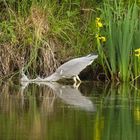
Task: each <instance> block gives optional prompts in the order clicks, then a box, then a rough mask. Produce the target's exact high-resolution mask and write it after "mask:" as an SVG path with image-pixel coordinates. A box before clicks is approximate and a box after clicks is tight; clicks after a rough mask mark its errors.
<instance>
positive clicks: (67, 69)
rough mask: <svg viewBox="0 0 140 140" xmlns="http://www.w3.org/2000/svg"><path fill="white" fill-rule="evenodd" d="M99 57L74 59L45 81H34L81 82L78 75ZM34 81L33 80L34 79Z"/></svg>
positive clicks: (89, 56) (88, 56)
mask: <svg viewBox="0 0 140 140" xmlns="http://www.w3.org/2000/svg"><path fill="white" fill-rule="evenodd" d="M97 57H98V55H92V54H90V55H87V56H84V57H79V58H74V59H71V60H70V61H68V62H66V63H64V64H63V65H61V66H60V67H58V68H57V69H56V71H55V72H54V73H53V74H52V75H50V76H48V77H47V78H44V79H41V78H40V79H37V78H36V79H34V80H35V81H37V80H38V81H58V80H60V79H63V78H66V79H67V78H73V79H74V80H75V81H76V79H77V80H80V79H79V77H78V75H79V73H80V72H81V71H82V70H83V69H85V68H86V67H87V66H88V65H91V64H92V62H93V61H94V60H95V59H96V58H97ZM32 81H33V79H32Z"/></svg>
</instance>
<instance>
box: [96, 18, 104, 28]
mask: <svg viewBox="0 0 140 140" xmlns="http://www.w3.org/2000/svg"><path fill="white" fill-rule="evenodd" d="M96 27H97V28H101V27H103V24H102V22H101V19H100V18H96Z"/></svg>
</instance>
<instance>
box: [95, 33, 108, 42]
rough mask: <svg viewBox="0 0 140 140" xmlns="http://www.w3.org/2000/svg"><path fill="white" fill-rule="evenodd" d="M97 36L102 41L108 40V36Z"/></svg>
mask: <svg viewBox="0 0 140 140" xmlns="http://www.w3.org/2000/svg"><path fill="white" fill-rule="evenodd" d="M96 38H97V39H99V40H101V41H102V42H106V37H104V36H99V35H98V34H96Z"/></svg>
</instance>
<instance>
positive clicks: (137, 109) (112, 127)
mask: <svg viewBox="0 0 140 140" xmlns="http://www.w3.org/2000/svg"><path fill="white" fill-rule="evenodd" d="M139 93H140V92H139V91H137V90H134V89H133V88H132V87H131V86H130V85H129V84H122V85H119V86H118V87H117V88H114V87H113V86H112V85H111V87H110V89H109V90H108V94H104V96H102V97H101V98H100V99H99V100H100V103H99V104H98V108H99V110H98V112H97V115H96V122H95V124H94V134H93V136H94V138H95V139H101V140H110V139H111V140H119V139H122V140H132V139H133V140H134V139H139V137H140V134H139V133H138V129H139V128H140V96H139ZM137 95H138V96H137Z"/></svg>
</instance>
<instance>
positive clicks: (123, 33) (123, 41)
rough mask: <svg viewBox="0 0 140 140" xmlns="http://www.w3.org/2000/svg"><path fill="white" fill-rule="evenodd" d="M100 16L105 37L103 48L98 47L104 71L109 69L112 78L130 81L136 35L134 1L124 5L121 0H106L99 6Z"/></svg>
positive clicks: (136, 11)
mask: <svg viewBox="0 0 140 140" xmlns="http://www.w3.org/2000/svg"><path fill="white" fill-rule="evenodd" d="M101 18H102V19H103V21H104V31H105V34H106V37H107V42H106V44H105V48H103V47H100V48H101V51H102V52H103V53H104V55H105V57H102V56H101V58H102V61H103V63H104V64H106V65H107V68H106V69H107V70H106V71H109V73H110V75H111V79H112V80H119V81H130V80H131V79H132V77H133V76H134V75H135V73H134V71H135V70H134V71H133V66H134V65H133V59H135V56H134V53H133V51H134V49H135V43H136V42H135V41H134V37H136V36H138V35H137V34H136V32H137V30H138V6H137V4H136V3H133V4H128V5H127V6H126V5H125V4H124V3H123V2H122V1H119V2H118V1H116V0H115V1H113V2H109V1H108V0H107V1H106V2H105V3H104V5H103V7H102V8H101ZM98 46H99V45H98ZM136 65H138V63H137V64H136ZM135 68H136V67H135ZM135 68H134V69H135ZM135 72H136V71H135Z"/></svg>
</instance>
